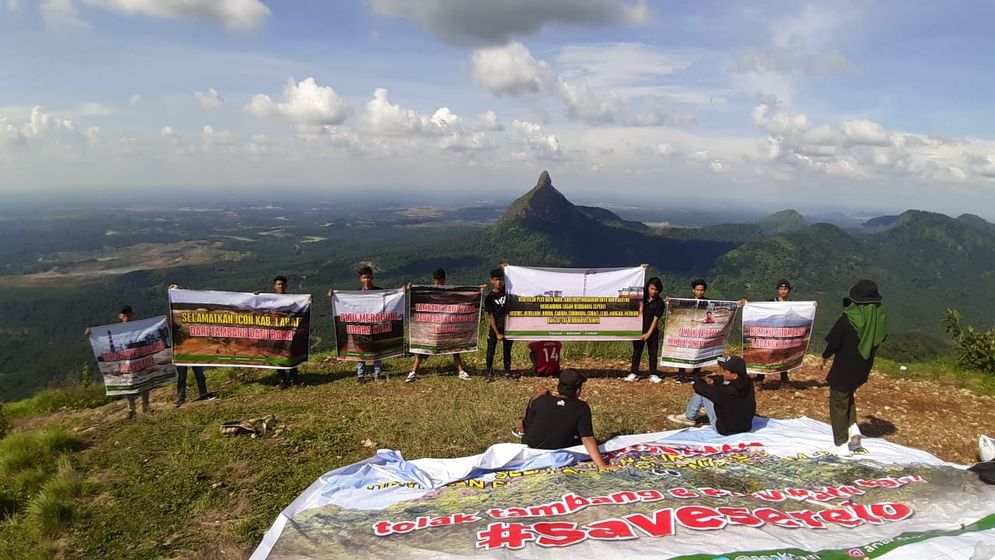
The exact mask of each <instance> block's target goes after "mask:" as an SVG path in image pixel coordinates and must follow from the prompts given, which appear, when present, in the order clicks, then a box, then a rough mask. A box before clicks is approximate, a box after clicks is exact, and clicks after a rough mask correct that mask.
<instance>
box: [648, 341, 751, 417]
mask: <svg viewBox="0 0 995 560" xmlns="http://www.w3.org/2000/svg"><path fill="white" fill-rule="evenodd" d="M719 367H720V368H722V373H721V375H715V376H710V377H706V378H704V379H699V380H697V381H695V382H694V385H693V386H692V388H693V389H694V396H692V397H691V401H690V402H688V406H687V410H686V411H685V412H684V414H672V415H670V416H668V417H667V419H669V420H670V421H671V422H676V423H678V424H683V425H685V426H694V425H695V418H697V416H698V411H699V410H701V409H702V408H704V409H705V412H706V413H707V414H708V421H709V422H711V424H712V427H713V428H715V431H716V432H718V433H720V434H722V435H724V436H731V435H733V434H741V433H743V432H749V431H750V429H751V428H752V427H753V416H754V415H755V414H756V413H757V399H756V394H755V393H754V392H753V383H751V382H750V376H749V375H747V373H746V362H745V361H743V358H741V357H739V356H733V357H731V358H729V359H727V360H719Z"/></svg>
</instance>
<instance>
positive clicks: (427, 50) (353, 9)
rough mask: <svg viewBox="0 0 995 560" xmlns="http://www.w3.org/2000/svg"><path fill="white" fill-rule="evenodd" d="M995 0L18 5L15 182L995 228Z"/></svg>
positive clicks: (9, 128)
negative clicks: (832, 213)
mask: <svg viewBox="0 0 995 560" xmlns="http://www.w3.org/2000/svg"><path fill="white" fill-rule="evenodd" d="M993 16H995V7H993V5H992V4H991V3H990V2H955V3H952V4H949V3H948V4H942V5H941V4H939V3H935V2H926V1H922V2H898V1H880V2H873V3H871V2H852V3H848V2H812V3H802V2H751V3H740V2H731V1H726V2H718V1H715V2H708V1H703V2H664V1H660V2H639V1H633V0H626V1H623V0H509V1H506V2H496V1H495V2H475V1H472V0H465V1H464V0H368V1H356V2H348V1H345V0H343V1H337V2H319V1H310V0H299V1H284V2H275V1H271V0H226V1H224V2H215V1H210V0H39V1H30V0H0V52H2V53H4V54H3V56H0V76H3V79H2V80H0V191H3V192H7V193H12V194H14V195H18V194H24V193H31V194H38V193H41V194H46V193H52V192H64V191H71V192H82V193H103V192H116V191H120V190H128V191H130V192H141V191H142V190H143V189H162V188H164V187H167V188H208V189H211V190H212V191H213V192H215V193H218V192H226V191H227V190H230V191H231V192H232V194H233V196H234V195H237V194H238V193H239V192H240V189H251V188H266V187H280V188H288V189H295V190H296V189H301V190H304V189H320V190H321V191H322V192H324V193H334V194H339V195H341V196H348V197H355V196H362V194H363V193H365V192H370V191H369V190H370V189H388V190H389V189H403V190H405V191H406V192H409V193H410V192H412V191H416V192H424V193H425V194H426V197H429V198H431V197H438V196H445V195H450V194H456V193H458V194H459V195H460V196H462V197H465V196H467V195H470V196H475V195H476V193H477V192H478V191H479V193H480V198H509V197H511V196H514V195H516V194H518V193H520V192H522V191H524V190H526V189H527V188H528V187H530V186H531V185H532V184H533V183H534V181H535V178H536V177H537V176H538V174H539V172H540V171H541V170H542V169H549V170H550V173H551V175H552V177H553V181H554V184H555V185H556V186H557V187H558V188H560V190H562V191H563V192H564V193H566V194H567V195H568V196H570V197H571V198H576V199H578V200H602V201H612V200H618V201H624V202H633V201H635V202H641V203H645V204H646V205H649V206H656V207H659V206H665V205H667V204H673V205H680V206H682V207H688V206H695V205H708V204H711V205H716V206H739V207H743V208H775V209H776V208H782V207H796V208H801V209H807V210H816V209H828V208H845V209H851V210H858V211H859V210H861V209H867V210H872V209H873V210H878V209H902V208H909V207H911V208H923V209H928V210H938V211H943V212H948V213H953V214H957V213H960V212H966V211H970V212H975V213H980V214H981V215H983V216H985V217H988V218H990V219H992V218H995V204H993V202H995V196H993V192H995V190H993V189H995V116H993V114H995V111H992V110H991V105H992V102H991V92H992V91H993V88H995V71H993V70H995V68H993V65H995V62H993V59H992V58H991V53H992V52H995V48H993V47H995V44H993V43H995V40H993V39H992V38H991V33H990V30H989V24H990V22H991V21H992V19H993Z"/></svg>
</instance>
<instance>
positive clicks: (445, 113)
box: [364, 88, 503, 152]
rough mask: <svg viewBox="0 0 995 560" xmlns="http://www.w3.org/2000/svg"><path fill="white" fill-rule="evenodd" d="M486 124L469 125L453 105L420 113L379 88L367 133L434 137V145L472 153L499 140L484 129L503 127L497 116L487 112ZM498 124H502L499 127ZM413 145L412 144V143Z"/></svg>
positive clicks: (371, 103)
mask: <svg viewBox="0 0 995 560" xmlns="http://www.w3.org/2000/svg"><path fill="white" fill-rule="evenodd" d="M482 117H483V122H482V125H483V126H472V127H471V126H468V125H467V123H465V122H464V120H463V118H462V117H460V116H459V115H457V114H456V113H455V112H453V111H452V109H450V108H449V107H440V108H438V109H436V111H435V112H434V113H432V115H427V114H425V113H419V112H418V111H416V110H414V109H408V108H405V107H402V106H400V105H398V104H396V103H393V102H391V100H390V92H389V91H387V90H386V89H384V88H377V89H376V90H374V92H373V98H372V99H371V100H370V101H369V102H367V104H366V113H365V115H364V121H365V123H366V125H367V130H366V132H368V133H370V134H371V135H373V136H380V137H387V138H393V139H395V140H396V139H412V140H414V141H416V142H417V141H418V140H419V139H424V138H429V139H433V142H432V144H431V145H433V146H436V147H437V148H439V149H442V150H449V151H454V152H469V151H476V150H484V149H491V148H493V147H495V143H494V142H493V141H492V140H491V139H490V137H489V136H487V135H486V134H485V133H484V130H501V129H502V128H503V127H500V124H499V123H498V122H497V115H495V114H494V113H493V112H489V113H484V115H483V116H482ZM495 127H500V128H496V129H495ZM409 148H410V146H409Z"/></svg>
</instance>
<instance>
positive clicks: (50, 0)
mask: <svg viewBox="0 0 995 560" xmlns="http://www.w3.org/2000/svg"><path fill="white" fill-rule="evenodd" d="M38 10H39V12H41V17H42V20H43V21H44V22H45V26H46V27H48V28H49V29H52V30H57V31H72V30H81V29H88V28H89V27H90V25H89V24H88V23H86V22H85V21H83V18H81V17H80V15H79V11H78V10H77V9H76V5H75V4H74V3H73V0H43V1H42V2H41V3H40V4H38Z"/></svg>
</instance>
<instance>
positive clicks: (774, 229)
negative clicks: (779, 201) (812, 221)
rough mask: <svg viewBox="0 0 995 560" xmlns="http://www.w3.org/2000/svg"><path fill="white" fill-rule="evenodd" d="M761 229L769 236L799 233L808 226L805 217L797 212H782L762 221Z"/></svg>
mask: <svg viewBox="0 0 995 560" xmlns="http://www.w3.org/2000/svg"><path fill="white" fill-rule="evenodd" d="M759 225H760V229H761V230H762V231H763V232H764V233H765V234H767V235H771V234H775V233H786V232H789V231H797V230H800V229H804V228H805V227H806V226H808V221H806V220H805V216H802V215H801V214H799V213H798V211H797V210H790V209H789V210H781V211H780V212H774V213H773V214H771V215H770V216H767V217H766V218H764V219H762V220H760V222H759Z"/></svg>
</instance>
